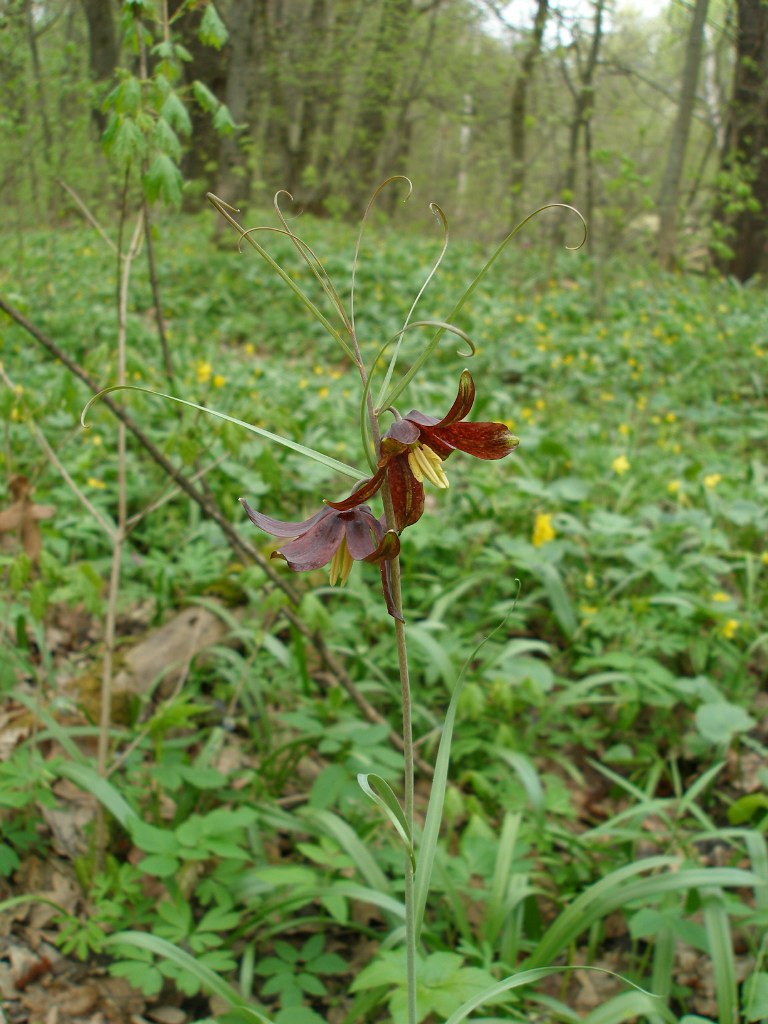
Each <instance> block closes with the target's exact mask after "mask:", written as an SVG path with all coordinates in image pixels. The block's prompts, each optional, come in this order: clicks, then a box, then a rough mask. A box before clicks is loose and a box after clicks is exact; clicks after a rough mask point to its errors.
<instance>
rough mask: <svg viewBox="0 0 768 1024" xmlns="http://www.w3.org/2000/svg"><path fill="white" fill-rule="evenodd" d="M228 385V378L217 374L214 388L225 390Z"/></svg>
mask: <svg viewBox="0 0 768 1024" xmlns="http://www.w3.org/2000/svg"><path fill="white" fill-rule="evenodd" d="M226 383H227V378H226V377H222V375H221V374H220V373H217V374H216V376H215V377H214V378H213V386H214V387H215V388H223V387H224V385H225V384H226Z"/></svg>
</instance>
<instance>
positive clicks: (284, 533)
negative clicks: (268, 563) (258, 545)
mask: <svg viewBox="0 0 768 1024" xmlns="http://www.w3.org/2000/svg"><path fill="white" fill-rule="evenodd" d="M240 504H241V505H242V506H243V508H244V509H245V512H246V515H247V516H248V518H249V519H250V520H251V522H252V523H254V524H255V525H256V526H258V528H259V529H260V530H263V531H264V532H265V533H271V534H272V536H273V537H300V536H301V535H302V534H303V533H306V532H307V530H309V529H311V528H312V527H313V526H314V525H315V524H316V523H319V522H320V520H322V519H325V517H326V516H329V515H331V511H330V509H328V508H321V509H320V511H319V512H315V514H314V515H313V516H310V517H309V519H305V520H304V521H303V522H301V523H288V522H285V521H284V520H282V519H273V518H272V517H271V516H265V515H263V514H262V513H261V512H257V511H256V509H255V508H251V506H250V505H249V504H248V502H247V501H246V500H245V498H241V499H240Z"/></svg>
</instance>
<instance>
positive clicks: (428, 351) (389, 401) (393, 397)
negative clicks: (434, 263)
mask: <svg viewBox="0 0 768 1024" xmlns="http://www.w3.org/2000/svg"><path fill="white" fill-rule="evenodd" d="M409 184H410V182H409ZM553 209H561V210H570V211H571V213H575V214H576V216H577V217H578V218H579V220H580V221H581V223H582V226H583V228H584V236H583V238H582V240H581V242H579V244H578V245H577V246H573V247H571V246H567V248H576V249H579V248H581V246H582V245H583V244H584V242H586V240H587V224H586V221H585V220H584V218H583V217H582V216H581V214H580V213H579V211H578V210H576V209H575V208H574V207H573V206H568V205H567V204H566V203H548V204H547V205H546V206H541V207H539V209H538V210H534V212H533V213H531V214H529V215H528V216H527V217H526V218H525V220H522V221H520V223H519V224H518V225H517V227H515V228H513V229H512V231H510V232H509V234H508V235H507V237H506V238H505V239H504V240H503V241H502V242H501V244H500V245H499V246H498V247H497V248H496V251H495V252H494V253H493V255H492V256H491V258H490V259H489V260H488V261H487V262H486V263H485V265H484V266H483V268H482V269H481V271H480V273H479V274H478V275H477V276H476V277H475V279H474V280H473V281H472V283H471V284H470V285H469V287H468V288H467V290H466V291H465V292H464V294H463V295H462V296H461V298H460V299H459V301H458V302H457V303H456V305H455V306H454V307H453V309H452V310H451V312H450V313H449V315H448V316H447V317H446V319H447V321H448V322H449V323H453V322H454V320H455V319H456V317H457V316H458V314H459V313H460V312H461V310H462V309H463V308H464V306H465V305H466V303H467V302H468V300H469V299H470V298H471V296H472V295H473V293H474V291H475V289H476V288H477V286H478V285H479V284H480V282H481V281H482V280H483V278H484V277H485V275H486V274H487V273H488V271H489V270H490V269H491V267H492V266H493V264H494V263H495V262H496V260H497V259H498V258H499V256H501V254H502V253H503V252H504V250H505V249H506V247H507V246H508V245H509V243H510V242H511V241H512V239H513V238H514V237H515V235H516V234H517V233H518V231H520V230H522V228H523V227H525V225H526V224H527V223H528V222H529V221H530V220H532V219H533V218H534V217H537V216H538V215H539V214H540V213H543V212H544V210H553ZM442 335H443V329H442V328H441V329H439V330H438V331H437V332H436V334H435V335H434V336H433V338H432V340H431V341H430V343H429V345H427V347H426V348H425V349H424V351H423V352H422V353H421V355H420V356H419V357H418V359H416V360H415V362H414V364H413V366H411V368H410V370H409V371H408V372H407V373H406V374H405V376H404V377H403V378H402V380H401V381H400V382H399V383H398V384H396V385H395V387H394V388H392V390H391V391H390V392H389V394H388V395H387V397H386V398H385V399H384V401H383V402H382V407H383V408H385V409H386V408H387V407H388V406H390V405H393V404H394V403H395V402H396V401H397V399H398V398H399V397H400V395H401V394H402V393H403V391H405V389H406V388H407V387H408V385H409V384H410V383H411V381H412V380H413V378H414V377H415V376H416V374H417V373H418V372H419V370H420V369H421V368H422V366H423V365H424V363H425V362H426V361H427V359H429V357H430V356H431V355H432V353H433V352H434V350H435V347H436V345H437V343H438V342H439V341H440V338H441V337H442Z"/></svg>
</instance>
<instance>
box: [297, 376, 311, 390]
mask: <svg viewBox="0 0 768 1024" xmlns="http://www.w3.org/2000/svg"><path fill="white" fill-rule="evenodd" d="M308 384H309V381H308V380H307V378H306V377H302V378H301V380H300V381H299V387H300V388H301V390H302V391H303V390H304V388H305V387H306V386H307V385H308Z"/></svg>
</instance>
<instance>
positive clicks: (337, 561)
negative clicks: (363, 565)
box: [328, 537, 353, 587]
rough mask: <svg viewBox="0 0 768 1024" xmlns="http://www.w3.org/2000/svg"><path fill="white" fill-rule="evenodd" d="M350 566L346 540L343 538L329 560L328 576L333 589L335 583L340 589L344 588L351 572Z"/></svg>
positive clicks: (350, 556)
mask: <svg viewBox="0 0 768 1024" xmlns="http://www.w3.org/2000/svg"><path fill="white" fill-rule="evenodd" d="M352 564H353V559H352V555H350V553H349V548H348V547H347V538H346V537H343V538H342V541H341V544H339V546H338V547H337V548H336V550H335V551H334V553H333V558H332V559H331V566H330V569H329V573H328V575H329V582H330V584H331V586H332V587H335V586H336V584H337V583H338V584H339V586H340V587H343V586H344V584H345V583H346V582H347V580H348V579H349V574H350V572H352Z"/></svg>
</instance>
